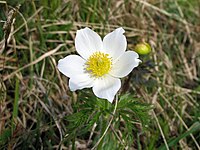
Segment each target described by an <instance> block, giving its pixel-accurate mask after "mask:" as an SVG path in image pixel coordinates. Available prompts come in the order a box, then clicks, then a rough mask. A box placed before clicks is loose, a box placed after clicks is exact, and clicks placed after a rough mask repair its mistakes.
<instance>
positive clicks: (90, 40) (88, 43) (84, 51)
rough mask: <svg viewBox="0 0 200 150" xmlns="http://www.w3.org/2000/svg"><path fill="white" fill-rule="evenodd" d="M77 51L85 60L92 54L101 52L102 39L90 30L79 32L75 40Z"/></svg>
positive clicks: (85, 29)
mask: <svg viewBox="0 0 200 150" xmlns="http://www.w3.org/2000/svg"><path fill="white" fill-rule="evenodd" d="M75 47H76V51H77V52H78V53H79V54H80V55H81V56H82V57H83V58H85V59H87V58H88V57H89V56H90V55H91V54H92V53H94V52H96V51H101V50H102V47H103V43H102V40H101V37H100V36H99V35H98V34H97V33H96V32H94V31H92V30H91V29H89V28H87V27H86V28H84V29H81V30H78V31H77V33H76V38H75Z"/></svg>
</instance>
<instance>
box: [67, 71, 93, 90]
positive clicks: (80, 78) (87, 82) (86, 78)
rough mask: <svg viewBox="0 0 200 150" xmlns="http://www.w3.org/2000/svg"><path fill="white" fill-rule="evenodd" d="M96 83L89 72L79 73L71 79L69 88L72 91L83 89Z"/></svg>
mask: <svg viewBox="0 0 200 150" xmlns="http://www.w3.org/2000/svg"><path fill="white" fill-rule="evenodd" d="M93 84H94V79H93V78H91V77H90V75H89V74H87V73H84V74H79V75H75V76H73V77H71V78H70V79H69V88H70V90H71V91H76V90H81V89H83V88H90V87H92V86H93Z"/></svg>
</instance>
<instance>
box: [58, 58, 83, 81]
mask: <svg viewBox="0 0 200 150" xmlns="http://www.w3.org/2000/svg"><path fill="white" fill-rule="evenodd" d="M84 64H85V60H84V59H83V58H81V57H80V56H78V55H69V56H67V57H65V58H63V59H60V60H59V61H58V70H59V71H60V72H62V73H63V74H64V75H66V76H67V77H72V76H74V75H77V74H83V73H84Z"/></svg>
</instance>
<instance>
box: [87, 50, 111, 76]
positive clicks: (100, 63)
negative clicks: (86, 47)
mask: <svg viewBox="0 0 200 150" xmlns="http://www.w3.org/2000/svg"><path fill="white" fill-rule="evenodd" d="M111 66H112V61H111V58H109V55H108V54H105V53H102V52H95V53H94V54H92V55H91V56H90V57H89V58H88V60H87V62H86V70H87V71H88V72H90V73H91V74H92V76H94V77H102V76H103V75H105V74H107V73H108V72H109V71H110V69H111Z"/></svg>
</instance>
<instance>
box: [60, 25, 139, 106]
mask: <svg viewBox="0 0 200 150" xmlns="http://www.w3.org/2000/svg"><path fill="white" fill-rule="evenodd" d="M124 32H125V31H124V29H123V28H118V29H116V30H114V31H113V32H111V33H109V34H107V35H106V36H105V37H104V39H103V41H102V39H101V37H100V36H99V35H98V34H97V33H96V32H94V31H92V30H91V29H89V28H84V29H81V30H78V31H77V34H76V38H75V47H76V50H77V52H78V54H80V56H78V55H69V56H67V57H65V58H63V59H61V60H59V61H58V69H59V71H60V72H62V73H63V74H64V75H66V76H67V77H69V78H70V79H69V88H70V90H71V91H76V90H80V89H83V88H90V87H92V90H93V92H94V94H95V95H96V96H97V97H99V98H103V99H107V100H108V101H109V102H111V103H112V101H113V99H114V96H115V95H116V93H117V91H118V90H119V89H120V87H121V81H120V79H119V78H122V77H125V76H127V75H128V74H129V73H130V72H131V71H132V70H133V68H135V67H137V66H138V64H139V62H141V61H140V60H139V59H138V58H139V56H138V54H137V53H136V52H133V51H126V48H127V41H126V37H125V36H124V35H123V33H124ZM125 51H126V52H125Z"/></svg>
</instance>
